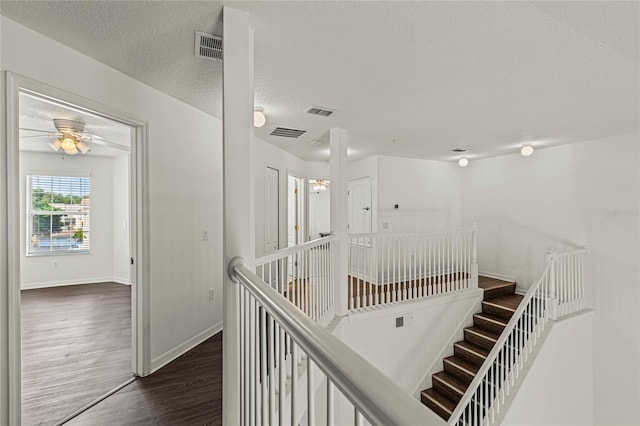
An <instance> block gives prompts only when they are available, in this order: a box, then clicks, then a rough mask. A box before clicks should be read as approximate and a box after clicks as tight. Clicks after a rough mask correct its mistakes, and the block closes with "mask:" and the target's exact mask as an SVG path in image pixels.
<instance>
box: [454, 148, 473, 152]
mask: <svg viewBox="0 0 640 426" xmlns="http://www.w3.org/2000/svg"><path fill="white" fill-rule="evenodd" d="M467 151H469V150H468V149H464V148H456V149H452V150H451V152H458V153H460V152H467Z"/></svg>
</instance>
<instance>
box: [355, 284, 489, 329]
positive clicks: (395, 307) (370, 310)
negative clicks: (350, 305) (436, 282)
mask: <svg viewBox="0 0 640 426" xmlns="http://www.w3.org/2000/svg"><path fill="white" fill-rule="evenodd" d="M483 293H484V290H482V289H479V288H470V289H465V290H458V291H455V292H451V293H444V294H437V295H434V296H428V297H425V298H421V299H413V300H406V301H401V302H395V303H389V304H384V305H374V306H369V307H366V308H360V309H359V310H352V311H349V312H348V313H347V317H348V318H349V322H353V321H362V320H368V319H371V318H378V317H384V316H389V315H399V314H402V313H406V312H409V311H413V310H418V309H425V308H428V307H431V306H437V305H442V304H446V303H451V302H457V301H459V300H465V299H472V298H474V297H482V294H483Z"/></svg>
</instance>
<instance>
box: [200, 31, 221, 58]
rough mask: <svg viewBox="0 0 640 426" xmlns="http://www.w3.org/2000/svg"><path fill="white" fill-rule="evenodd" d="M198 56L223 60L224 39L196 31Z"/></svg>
mask: <svg viewBox="0 0 640 426" xmlns="http://www.w3.org/2000/svg"><path fill="white" fill-rule="evenodd" d="M195 53H196V56H197V57H198V58H207V59H216V60H219V61H221V60H222V37H216V36H214V35H213V34H207V33H203V32H200V31H196V51H195Z"/></svg>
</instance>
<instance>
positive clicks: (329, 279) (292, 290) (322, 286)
mask: <svg viewBox="0 0 640 426" xmlns="http://www.w3.org/2000/svg"><path fill="white" fill-rule="evenodd" d="M335 241H336V238H335V236H329V237H325V238H320V239H317V240H313V241H309V242H307V243H304V244H300V245H296V246H292V247H288V248H286V249H282V250H278V251H276V252H273V253H270V254H268V255H265V256H262V257H259V258H257V259H256V275H258V276H259V277H260V278H261V279H262V280H263V281H264V282H266V283H267V284H269V285H270V286H271V288H273V289H275V290H276V291H277V292H278V293H280V294H281V295H283V296H284V297H285V298H287V299H288V300H289V301H290V302H291V303H293V304H294V305H295V306H296V307H297V308H298V309H300V310H301V311H303V312H304V313H305V314H307V315H308V316H309V318H311V319H313V320H315V321H318V322H319V323H320V324H322V325H324V326H326V325H327V324H328V323H329V322H330V321H331V320H332V319H333V307H334V300H335V291H334V287H333V275H332V274H333V256H334V247H335Z"/></svg>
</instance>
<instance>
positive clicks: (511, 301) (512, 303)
mask: <svg viewBox="0 0 640 426" xmlns="http://www.w3.org/2000/svg"><path fill="white" fill-rule="evenodd" d="M523 298H524V296H521V295H519V294H509V295H506V296H498V297H494V298H492V299H489V300H484V301H483V302H482V304H483V305H484V304H489V305H493V306H499V307H500V308H502V309H507V310H510V311H513V312H515V310H516V309H517V308H518V305H519V304H520V302H521V301H522V299H523Z"/></svg>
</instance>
